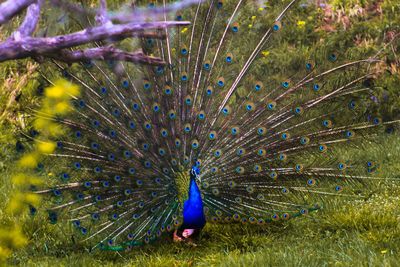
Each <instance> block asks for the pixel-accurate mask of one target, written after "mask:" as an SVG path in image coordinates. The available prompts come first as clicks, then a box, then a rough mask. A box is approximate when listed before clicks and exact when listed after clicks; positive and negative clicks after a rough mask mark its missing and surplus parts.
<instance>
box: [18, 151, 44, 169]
mask: <svg viewBox="0 0 400 267" xmlns="http://www.w3.org/2000/svg"><path fill="white" fill-rule="evenodd" d="M38 157H39V155H38V154H37V153H29V154H25V155H24V156H23V157H22V158H21V159H20V160H19V165H20V166H22V167H27V168H36V166H37V164H38Z"/></svg>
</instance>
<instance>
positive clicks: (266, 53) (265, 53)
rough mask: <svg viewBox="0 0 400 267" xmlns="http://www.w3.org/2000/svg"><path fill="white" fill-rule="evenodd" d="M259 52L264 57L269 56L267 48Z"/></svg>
mask: <svg viewBox="0 0 400 267" xmlns="http://www.w3.org/2000/svg"><path fill="white" fill-rule="evenodd" d="M261 54H262V55H263V56H264V57H267V56H269V54H270V52H269V51H268V50H264V51H262V52H261Z"/></svg>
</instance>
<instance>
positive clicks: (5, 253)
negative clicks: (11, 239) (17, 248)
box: [0, 246, 11, 261]
mask: <svg viewBox="0 0 400 267" xmlns="http://www.w3.org/2000/svg"><path fill="white" fill-rule="evenodd" d="M10 255H11V250H10V249H8V248H6V247H1V246H0V261H1V260H5V259H6V258H8V257H9V256H10Z"/></svg>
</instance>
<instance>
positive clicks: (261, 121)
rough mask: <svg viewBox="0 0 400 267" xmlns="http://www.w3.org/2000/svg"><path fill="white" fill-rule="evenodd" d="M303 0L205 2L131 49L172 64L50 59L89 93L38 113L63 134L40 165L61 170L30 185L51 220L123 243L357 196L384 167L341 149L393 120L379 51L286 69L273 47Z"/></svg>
mask: <svg viewBox="0 0 400 267" xmlns="http://www.w3.org/2000/svg"><path fill="white" fill-rule="evenodd" d="M284 2H285V1H284ZM297 2H298V1H295V0H294V1H291V2H289V1H286V3H285V6H283V7H282V6H281V4H278V3H273V4H276V7H274V8H271V9H269V10H268V12H267V11H262V12H261V11H260V6H258V4H257V3H256V2H253V1H243V0H232V1H222V0H210V1H205V2H200V1H199V3H198V4H197V5H195V6H194V7H191V8H188V9H185V10H182V11H181V12H180V13H179V14H176V15H174V16H172V18H171V19H176V20H188V21H190V22H191V25H190V26H179V27H177V28H162V29H158V31H160V33H161V34H163V35H165V38H164V39H152V38H141V39H140V42H139V43H135V44H132V46H136V47H137V46H139V47H140V48H141V49H142V51H143V53H145V54H147V55H154V56H158V57H160V58H161V59H162V60H164V62H165V64H160V65H155V66H153V65H144V66H136V65H132V64H129V63H122V62H115V61H112V62H111V61H110V62H107V63H105V62H98V61H93V62H89V63H84V64H83V63H82V64H74V65H73V66H67V65H63V64H62V63H57V62H55V63H54V64H55V66H56V67H57V68H58V69H59V70H60V73H61V74H62V75H63V77H64V79H66V80H69V81H70V82H72V83H74V84H78V85H79V86H80V88H81V94H80V95H79V96H74V97H73V100H72V104H73V112H72V113H69V114H68V115H67V116H48V115H46V114H38V115H37V116H38V117H40V118H45V119H47V120H49V121H52V122H56V123H57V124H59V125H60V127H63V129H65V134H64V135H63V136H62V137H61V138H58V139H57V140H54V142H56V144H57V147H56V150H55V151H54V153H50V154H49V155H48V156H47V157H46V160H44V162H43V164H44V168H42V169H45V170H42V169H41V170H40V171H42V172H43V173H48V172H50V171H51V172H52V173H53V174H54V176H53V177H52V178H49V179H47V184H46V186H45V187H40V186H38V187H35V188H34V191H35V192H36V193H38V194H41V195H42V196H43V198H44V199H45V201H44V205H43V207H41V210H45V211H46V212H47V217H48V219H49V221H50V222H51V223H65V225H66V228H71V229H70V230H71V231H72V233H73V234H74V235H75V236H78V237H79V238H80V240H82V242H86V243H88V244H90V246H91V247H100V248H103V249H112V250H123V249H127V248H131V247H133V246H137V245H142V244H145V243H149V242H150V241H152V240H155V239H157V238H158V237H161V236H163V235H164V233H167V232H171V231H174V230H178V231H182V230H184V229H198V230H201V229H202V228H203V227H204V225H205V224H206V222H210V223H234V222H240V223H251V224H259V225H265V224H266V223H272V222H273V221H278V220H286V219H289V218H292V217H298V216H302V215H306V214H307V213H308V212H309V211H312V210H315V209H318V208H320V207H321V204H323V203H324V199H326V198H329V197H336V196H346V197H354V198H358V197H362V196H363V194H364V193H365V192H366V191H367V190H368V186H367V185H368V182H370V181H371V180H372V179H370V177H371V176H370V173H372V172H373V171H374V170H375V169H376V167H377V165H376V164H375V163H374V162H373V161H370V160H369V159H368V158H367V157H366V160H365V162H353V161H352V159H351V158H346V157H345V155H342V154H340V153H339V152H340V151H341V150H340V148H345V147H346V146H349V145H355V146H356V145H361V144H362V143H363V141H365V140H368V138H369V136H372V135H373V134H374V133H376V132H377V131H379V129H381V127H380V126H382V125H387V124H389V123H390V122H385V123H383V122H382V121H381V119H380V118H379V117H377V116H374V114H372V113H370V112H369V109H368V107H369V101H370V92H371V90H372V89H371V88H370V87H369V86H368V84H367V83H366V81H368V80H370V79H372V78H373V77H374V76H375V75H376V74H377V72H378V70H377V69H376V68H375V65H377V64H379V63H380V62H381V59H380V55H379V53H378V54H373V55H367V54H365V55H362V56H363V57H362V58H348V57H346V53H345V52H344V51H339V52H338V51H334V49H331V48H329V47H327V48H326V47H324V46H323V45H320V46H317V48H316V49H315V51H309V52H308V54H307V55H298V57H297V58H295V59H294V60H293V63H292V68H289V69H286V70H284V69H282V67H281V66H280V63H279V60H287V59H285V58H278V59H277V58H274V54H276V53H277V51H281V50H282V49H283V50H285V49H286V50H287V51H288V57H290V56H291V55H294V54H295V53H294V52H293V49H296V45H298V44H297V43H296V40H289V41H285V37H288V38H289V39H290V35H291V32H289V31H285V27H284V26H285V24H295V23H296V18H297V17H296V16H295V14H296V13H295V11H298V10H303V9H304V7H299V3H297ZM165 4H166V2H165V1H164V2H159V1H156V2H154V3H153V4H152V5H154V6H156V7H157V6H158V7H162V6H163V5H165ZM301 8H303V9H301ZM308 8H313V7H308ZM257 12H261V14H260V15H258V17H259V18H257V19H251V27H248V26H247V24H248V23H247V21H248V20H249V17H251V16H250V15H252V14H255V13H257ZM291 12H292V13H291ZM299 12H300V13H301V12H303V13H302V14H305V15H306V14H307V8H306V9H305V10H303V11H299ZM257 14H259V13H257ZM169 17H170V15H165V16H164V19H165V20H167V19H170V18H169ZM242 22H244V23H242ZM290 51H292V52H290ZM268 55H269V56H268ZM269 57H272V59H270V58H269ZM52 75H53V74H51V73H48V74H46V73H44V77H45V78H46V80H47V81H48V82H49V83H50V84H52V83H53V81H54V80H56V79H57V75H54V77H53V76H52ZM33 138H38V139H40V134H39V135H38V136H35V137H33ZM36 208H38V207H31V209H34V210H36Z"/></svg>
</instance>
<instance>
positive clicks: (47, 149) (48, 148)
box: [36, 142, 56, 154]
mask: <svg viewBox="0 0 400 267" xmlns="http://www.w3.org/2000/svg"><path fill="white" fill-rule="evenodd" d="M36 146H37V149H38V150H39V151H40V152H42V153H46V154H50V153H53V152H54V150H55V149H56V144H54V143H53V142H37V144H36Z"/></svg>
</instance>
